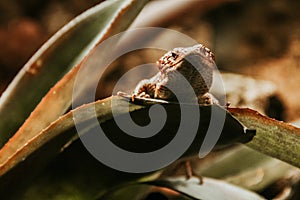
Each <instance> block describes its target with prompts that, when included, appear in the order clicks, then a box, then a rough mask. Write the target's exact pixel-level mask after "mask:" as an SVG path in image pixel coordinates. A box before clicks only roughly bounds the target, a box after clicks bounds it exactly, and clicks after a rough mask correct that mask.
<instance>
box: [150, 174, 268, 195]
mask: <svg viewBox="0 0 300 200" xmlns="http://www.w3.org/2000/svg"><path fill="white" fill-rule="evenodd" d="M145 183H146V184H149V185H155V186H160V187H166V188H169V189H172V190H175V191H177V192H179V193H181V194H184V195H185V196H187V197H190V198H191V199H201V200H215V199H241V200H255V199H257V200H262V199H264V198H263V197H261V196H259V195H258V194H256V193H254V192H251V191H249V190H246V189H243V188H241V187H238V186H235V185H232V184H229V183H226V182H225V181H220V180H216V179H211V178H203V184H201V185H200V184H199V180H198V179H196V178H191V179H190V180H188V181H187V180H186V178H185V177H178V178H168V179H164V180H155V181H149V182H145Z"/></svg>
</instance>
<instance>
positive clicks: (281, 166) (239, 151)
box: [198, 145, 297, 191]
mask: <svg viewBox="0 0 300 200" xmlns="http://www.w3.org/2000/svg"><path fill="white" fill-rule="evenodd" d="M224 154H225V155H224ZM224 154H223V155H220V156H219V159H218V158H217V159H216V160H214V161H213V165H210V166H208V167H207V168H206V169H204V170H201V172H199V173H198V174H202V175H203V176H207V177H211V178H217V179H223V180H225V181H227V182H229V183H233V184H235V185H239V186H241V187H243V188H246V189H249V190H255V191H261V190H263V188H265V187H266V186H268V185H270V184H271V183H273V182H274V181H276V180H278V179H280V178H282V177H285V176H287V174H289V173H290V172H291V170H295V169H297V168H296V167H294V166H292V165H289V164H287V163H285V162H283V161H280V160H278V159H275V158H272V157H270V156H267V155H265V154H262V153H260V152H258V151H255V150H253V149H251V148H249V147H247V146H245V145H239V146H238V147H236V148H233V149H230V150H229V151H227V152H224ZM233 163H234V164H233Z"/></svg>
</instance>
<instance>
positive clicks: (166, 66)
mask: <svg viewBox="0 0 300 200" xmlns="http://www.w3.org/2000/svg"><path fill="white" fill-rule="evenodd" d="M156 64H157V66H158V69H159V72H158V73H157V74H156V75H154V76H153V77H152V78H150V79H144V80H142V81H140V82H139V83H138V84H137V86H136V88H135V89H134V92H133V94H132V101H134V99H135V98H154V99H162V100H174V99H176V98H175V97H176V96H175V94H174V93H172V91H171V90H170V89H169V87H171V88H179V89H178V90H177V91H179V92H181V95H182V96H185V97H186V98H185V101H186V102H192V101H193V100H194V99H191V98H190V94H188V92H187V90H185V89H184V88H182V79H183V78H184V79H186V80H187V81H188V82H189V84H190V85H191V87H192V89H193V90H194V92H195V94H196V96H197V99H196V101H198V104H200V105H211V104H219V103H218V100H217V99H216V98H215V97H214V96H213V95H212V94H210V93H209V89H210V87H211V85H212V80H213V70H214V68H215V66H216V64H215V56H214V54H213V53H212V52H211V51H210V50H209V49H208V48H207V47H205V46H204V45H202V44H197V45H194V46H192V47H177V48H174V49H173V50H171V51H168V52H167V53H166V54H164V55H163V56H162V57H161V58H160V59H159V60H158V61H157V62H156ZM178 72H179V73H180V74H181V75H183V76H181V75H178Z"/></svg>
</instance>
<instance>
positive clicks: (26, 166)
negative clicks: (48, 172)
mask: <svg viewBox="0 0 300 200" xmlns="http://www.w3.org/2000/svg"><path fill="white" fill-rule="evenodd" d="M112 100H113V101H114V106H115V109H116V113H115V114H116V115H115V117H122V116H123V115H124V114H125V113H127V112H128V106H129V111H130V115H131V116H132V118H133V120H136V121H137V122H139V123H141V124H147V123H149V118H148V111H149V108H150V107H149V106H146V105H136V104H132V103H129V102H128V101H127V99H125V98H121V97H110V98H107V99H103V100H99V101H97V102H93V103H90V104H86V105H83V106H81V107H78V108H76V109H75V110H72V111H70V112H69V113H67V114H65V115H64V116H62V117H60V118H59V119H57V120H56V121H55V122H54V123H52V124H51V125H50V126H48V127H47V128H46V129H45V130H43V131H42V132H40V133H39V134H38V135H37V136H35V137H34V138H33V139H31V140H30V141H28V142H27V143H26V145H24V146H22V147H21V148H19V149H18V150H17V151H15V152H14V153H13V154H11V155H10V156H9V157H8V158H9V159H7V160H6V162H5V163H3V164H2V165H0V176H1V177H0V190H1V191H0V193H4V192H5V191H7V189H8V188H11V187H14V188H16V187H17V186H18V185H20V184H25V183H26V182H27V181H29V180H30V179H31V178H32V177H33V175H34V173H37V172H38V171H39V169H40V168H43V167H44V166H45V164H47V162H49V160H51V159H52V158H53V157H54V156H55V155H56V154H58V153H59V152H60V151H61V150H62V149H63V148H64V146H65V144H66V143H68V142H70V141H72V139H73V138H74V137H76V136H77V132H76V129H75V124H74V121H73V117H74V113H75V112H77V114H78V113H80V115H76V117H77V120H76V122H77V125H78V124H79V125H80V124H83V125H84V126H85V129H84V130H85V132H86V133H85V135H88V134H89V130H92V129H93V128H94V127H97V126H98V125H99V124H98V123H95V122H94V121H92V120H91V119H92V116H93V115H92V113H93V110H94V108H95V110H96V115H97V117H98V121H99V123H101V127H102V129H103V130H104V131H105V133H106V134H108V135H109V136H111V138H110V139H113V140H114V142H116V144H120V143H121V144H122V143H123V145H124V147H126V148H129V149H130V150H134V151H136V152H139V151H145V150H147V151H151V150H153V149H155V148H161V146H162V145H164V144H166V143H167V142H168V141H170V140H171V139H172V138H173V136H174V135H176V132H177V125H176V124H178V123H179V122H180V121H178V119H180V112H178V111H179V110H178V109H179V108H178V107H179V105H178V104H172V103H170V104H164V105H163V106H164V108H165V109H166V111H167V114H168V121H167V123H166V125H165V126H164V127H163V129H162V130H161V132H162V133H168V134H157V135H158V137H155V138H154V139H152V140H146V142H143V141H140V140H138V139H132V138H131V139H130V138H127V137H125V138H124V136H122V134H123V132H122V130H120V129H119V128H118V126H117V125H116V124H115V120H113V119H112V110H111V102H112ZM186 106H187V107H189V108H191V109H195V108H196V109H200V113H201V120H200V122H199V130H198V133H197V135H196V138H195V139H194V143H192V145H191V146H190V148H189V149H188V151H187V153H186V155H185V156H189V155H197V154H198V151H199V147H200V146H201V144H202V142H203V139H204V137H205V133H206V130H207V128H208V126H209V121H210V115H211V109H212V108H213V107H214V108H216V109H218V111H219V112H220V113H221V112H223V113H226V120H225V124H224V127H223V130H222V134H221V137H220V139H219V140H218V143H217V146H216V148H218V147H223V146H226V145H230V144H232V143H235V142H247V141H249V140H251V138H252V137H253V136H254V135H253V132H251V131H250V132H248V131H246V132H245V130H247V128H246V127H244V126H243V125H241V124H240V123H239V122H238V121H237V120H236V119H235V118H234V117H232V116H231V115H230V114H229V113H228V112H226V110H224V109H223V108H221V107H219V106H198V105H186ZM221 114H222V113H221ZM187 133H188V132H187ZM81 134H83V133H81ZM141 134H142V133H141ZM123 135H124V134H123ZM33 163H34V164H33ZM86 170H88V169H86ZM29 172H30V173H29ZM115 173H116V171H115V170H112V169H111V170H110V171H109V172H105V177H108V178H107V180H109V184H110V185H108V184H106V185H105V183H102V184H104V185H105V187H106V188H109V187H111V186H112V185H111V184H113V185H116V184H118V182H119V181H121V180H119V181H118V180H115V181H113V182H112V181H111V180H110V178H109V177H111V176H113V174H115ZM74 176H75V175H74ZM65 181H66V180H65ZM71 184H73V183H71ZM87 184H88V183H87ZM25 185H26V184H25Z"/></svg>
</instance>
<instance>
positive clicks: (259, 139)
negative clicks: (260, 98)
mask: <svg viewBox="0 0 300 200" xmlns="http://www.w3.org/2000/svg"><path fill="white" fill-rule="evenodd" d="M229 112H230V113H231V114H232V115H234V116H235V117H236V118H237V119H238V120H239V121H241V122H242V123H243V124H245V125H246V126H247V127H249V128H254V129H256V136H255V137H254V139H253V140H252V141H251V142H249V143H248V144H247V145H248V146H249V147H251V148H253V149H255V150H257V151H259V152H262V153H264V154H266V155H269V156H272V157H274V158H278V159H280V160H282V161H285V162H287V163H289V164H291V165H294V166H296V167H300V128H297V127H294V126H292V125H290V124H288V123H284V122H281V121H277V120H275V119H271V118H268V117H266V116H263V115H261V114H259V113H258V112H256V111H254V110H251V109H240V108H230V109H229Z"/></svg>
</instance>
